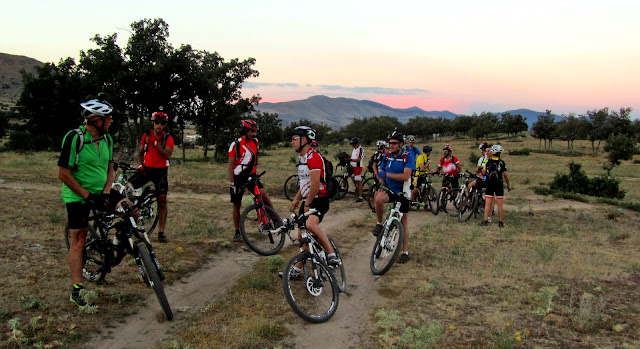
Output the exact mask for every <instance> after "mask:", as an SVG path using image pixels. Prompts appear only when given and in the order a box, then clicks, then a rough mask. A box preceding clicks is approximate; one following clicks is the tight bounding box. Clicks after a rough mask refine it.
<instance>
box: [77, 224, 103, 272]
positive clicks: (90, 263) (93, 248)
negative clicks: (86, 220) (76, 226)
mask: <svg viewBox="0 0 640 349" xmlns="http://www.w3.org/2000/svg"><path fill="white" fill-rule="evenodd" d="M92 229H93V227H91V226H89V230H92ZM90 235H91V233H89V236H90ZM104 250H105V246H103V242H102V241H101V240H99V239H90V238H89V237H87V244H86V245H85V246H84V251H83V253H82V260H83V264H82V277H83V278H85V279H86V280H88V281H91V282H100V281H102V280H104V277H105V276H106V275H107V270H108V266H107V265H106V264H107V256H106V254H105V252H104Z"/></svg>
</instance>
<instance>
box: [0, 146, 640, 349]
mask: <svg viewBox="0 0 640 349" xmlns="http://www.w3.org/2000/svg"><path fill="white" fill-rule="evenodd" d="M441 143H442V144H444V143H449V144H451V145H452V146H453V147H454V152H455V153H454V154H455V155H456V156H457V157H458V158H460V160H461V161H462V162H463V167H464V168H471V164H470V163H469V160H468V158H469V154H471V153H472V152H477V150H476V146H475V142H471V141H458V140H445V141H442V142H441ZM432 145H433V146H434V148H435V149H438V148H440V142H439V143H437V144H432ZM502 145H503V147H505V149H506V150H507V154H505V155H504V157H503V158H504V160H505V161H506V163H507V167H508V169H509V174H510V176H511V178H512V180H513V182H512V183H513V186H514V188H515V190H514V191H512V192H511V193H508V194H506V199H505V203H506V204H509V205H513V206H512V207H515V210H512V211H509V212H508V213H507V227H506V228H505V229H498V228H497V227H495V225H493V226H490V227H489V229H480V228H478V227H477V226H476V223H477V222H472V223H468V224H461V223H458V222H457V221H456V220H453V219H451V218H449V217H444V216H443V215H442V214H440V215H438V216H433V215H431V214H430V213H425V212H415V213H412V214H413V215H414V216H417V215H420V216H422V217H424V220H423V222H424V225H422V226H420V225H418V226H416V227H415V228H414V229H412V232H413V234H412V237H411V251H412V260H411V262H410V263H408V264H406V265H405V266H402V267H394V268H393V269H392V270H391V271H390V272H389V273H387V274H386V275H385V276H384V277H382V278H381V279H380V284H381V294H382V295H384V296H385V297H386V298H387V299H388V302H387V304H386V305H385V306H384V308H386V309H391V310H396V311H398V312H399V314H400V316H401V317H402V319H403V321H404V322H405V323H406V324H407V326H409V327H410V328H413V329H416V331H417V332H416V333H419V332H420V331H422V330H424V331H427V330H428V329H431V330H433V328H435V327H433V326H431V327H430V325H432V322H433V321H437V322H439V323H440V324H441V325H442V328H443V337H442V338H440V337H438V336H436V337H434V338H437V340H438V344H439V346H440V347H512V346H511V344H513V345H515V346H522V347H615V346H618V347H624V346H628V347H634V346H637V345H639V344H640V343H639V342H638V340H639V338H640V334H639V332H638V330H637V329H638V327H639V325H640V322H639V320H638V319H637V314H638V313H640V304H639V303H638V302H637V289H638V286H640V285H639V284H640V252H639V251H638V249H637V246H638V244H639V243H640V241H639V239H640V237H639V236H638V234H637V232H638V231H640V218H639V217H638V214H637V213H635V212H632V211H628V210H619V209H618V208H616V207H612V206H607V205H593V206H592V207H591V208H589V209H583V208H582V206H579V205H578V204H579V203H575V205H574V204H573V203H572V204H571V206H569V205H559V204H558V203H559V202H564V201H561V200H556V199H553V198H543V197H540V196H537V195H535V194H533V192H532V189H531V188H532V187H534V186H540V185H546V184H548V183H549V182H550V181H551V179H552V178H553V176H554V175H555V172H556V171H567V167H566V166H567V164H568V163H569V161H571V160H572V158H570V157H563V156H556V155H550V154H537V153H532V154H531V155H529V156H509V155H508V151H509V150H511V149H522V148H525V147H526V148H530V149H537V148H538V143H537V141H536V140H532V139H528V140H525V141H524V142H506V141H505V142H502ZM576 146H577V149H576V150H578V151H581V152H583V153H586V154H589V153H590V144H589V143H588V142H576ZM564 147H565V144H563V143H561V142H556V143H555V146H554V149H560V148H564ZM347 148H348V147H346V146H345V147H342V148H339V147H337V146H332V147H329V148H328V149H324V153H325V154H328V155H329V156H330V158H331V160H332V161H333V160H335V159H334V158H333V155H334V154H336V153H337V152H338V151H339V150H341V149H347ZM372 150H373V149H367V151H368V153H369V154H371V152H372ZM436 153H437V152H435V153H434V154H433V156H432V160H433V159H436V160H437V159H438V158H439V157H440V156H439V154H436ZM200 154H201V153H200V150H197V149H196V150H192V151H189V152H188V153H187V157H188V158H192V159H195V158H198V157H199V156H200ZM56 156H57V154H55V153H46V152H45V153H34V154H14V153H6V152H5V153H0V167H2V169H3V173H2V174H0V179H4V180H6V181H7V182H15V181H22V182H28V183H35V184H42V185H45V186H49V190H14V189H11V188H7V187H0V193H2V196H3V198H4V202H5V204H3V205H2V206H0V243H1V244H2V245H3V251H4V252H3V253H2V254H1V255H0V283H1V284H0V304H1V305H0V323H2V324H3V325H2V326H4V328H5V330H4V331H2V332H1V333H0V346H2V347H19V346H33V345H36V344H38V345H40V346H46V345H49V346H50V347H56V346H60V347H62V346H72V347H73V346H79V345H80V344H81V343H82V340H83V339H86V334H87V333H97V332H100V331H105V329H104V324H106V323H115V322H118V321H119V320H120V319H122V318H123V317H124V316H126V315H127V314H131V313H132V312H135V311H136V310H135V309H136V308H137V307H138V306H141V301H140V299H142V298H143V296H147V295H149V294H150V290H149V289H147V288H146V287H144V286H143V285H142V283H141V282H139V280H138V279H137V278H138V275H137V272H136V269H135V266H134V265H133V264H132V263H131V262H127V261H125V262H123V263H122V265H120V266H118V267H116V268H115V269H114V270H113V272H112V273H111V274H109V276H108V277H107V282H106V283H105V284H103V285H97V286H92V290H93V291H95V292H96V293H97V296H98V297H99V298H100V306H99V308H98V309H97V310H98V312H97V313H96V314H94V315H86V314H85V315H80V314H78V313H77V311H76V309H75V308H74V307H72V306H71V304H70V303H69V302H68V301H67V297H68V292H69V280H68V279H69V277H68V267H67V264H66V248H65V246H64V241H63V238H62V236H63V235H62V234H63V233H62V228H63V227H64V222H65V221H66V210H65V208H64V205H63V204H62V203H61V201H60V198H59V189H57V188H59V181H58V180H57V179H56V176H57V168H56V160H57V159H56ZM293 156H295V154H294V153H293V152H292V151H291V149H289V148H281V149H276V150H269V151H267V154H266V156H262V157H261V160H260V161H261V168H262V169H263V170H267V175H266V176H265V177H264V178H263V183H264V184H265V186H266V187H267V188H268V189H269V191H270V193H271V195H272V196H273V197H280V198H282V194H281V191H282V189H281V187H282V182H283V181H284V179H285V178H286V177H287V176H288V175H289V174H291V173H293V172H294V171H295V170H294V166H293V164H291V163H290V162H289V159H290V158H292V157H293ZM573 160H575V161H577V162H580V163H582V164H583V168H584V169H585V171H586V172H587V173H588V174H589V175H600V174H602V172H603V170H602V163H604V162H605V161H606V159H605V156H604V154H600V155H597V156H591V155H585V156H581V157H579V158H575V159H573ZM637 169H638V165H637V164H632V162H625V163H624V164H623V165H622V166H620V167H618V168H616V169H614V170H613V172H612V173H613V174H614V175H618V176H620V177H622V178H623V182H622V185H623V188H624V189H625V190H627V197H626V198H625V200H632V201H633V200H635V201H639V200H640V186H638V185H637V181H638V178H640V175H638V171H637ZM170 176H171V179H170V191H172V192H175V193H177V192H182V193H186V194H193V197H192V198H191V199H189V198H188V197H187V198H183V197H180V198H177V197H173V198H172V197H171V195H170V196H169V198H170V201H169V203H170V208H171V212H170V217H169V221H168V229H167V232H168V234H169V237H170V238H171V242H170V243H169V244H166V245H160V244H156V245H154V247H155V248H156V249H157V252H158V256H159V258H160V262H161V263H162V264H163V266H164V267H165V269H166V270H167V272H166V274H167V281H166V282H167V283H168V284H171V283H172V282H175V281H176V280H178V279H180V278H181V277H183V276H184V275H185V274H187V273H189V272H191V271H193V270H196V269H197V268H198V267H199V266H200V265H202V263H203V262H204V261H205V260H206V259H207V258H208V256H209V255H210V254H212V253H216V251H217V250H218V249H219V248H220V246H221V244H222V243H223V242H224V241H226V240H228V239H229V238H230V237H231V236H232V234H233V228H232V223H231V221H230V216H231V214H230V205H229V203H228V194H227V191H228V189H227V185H228V184H227V172H226V166H225V164H213V163H207V162H187V163H186V164H177V163H176V164H174V165H172V167H171V170H170ZM51 188H53V189H51ZM201 194H206V195H201ZM342 205H344V204H341V203H340V202H336V203H334V204H332V207H331V209H332V211H334V212H339V211H340V210H341V209H342V208H343V206H342ZM541 206H544V207H547V208H548V207H556V206H557V208H556V209H553V210H545V211H538V210H535V209H534V208H536V207H541ZM576 207H579V208H576ZM277 209H278V212H287V209H286V203H279V204H278V207H277ZM607 217H609V218H610V219H608V218H607ZM374 219H375V218H374V216H373V215H371V214H368V213H364V214H363V217H362V218H361V219H359V220H356V221H353V222H351V223H350V225H349V226H347V227H345V228H344V229H343V230H342V231H340V232H336V233H333V232H332V234H333V235H334V236H339V239H338V246H340V248H341V249H342V250H343V253H345V254H348V253H349V250H350V249H351V248H352V247H353V244H354V243H355V241H357V239H358V238H359V237H362V236H365V235H366V234H369V231H370V228H371V226H372V225H373V221H374ZM179 248H180V249H179ZM294 253H295V251H294V249H288V250H285V251H283V252H282V256H283V258H284V259H285V260H286V259H288V258H290V257H291V256H292V255H293V254H294ZM348 273H349V271H348V270H347V274H348ZM553 287H557V291H556V292H557V294H556V295H553V296H551V297H549V296H548V290H550V289H551V288H553ZM545 292H547V293H545ZM407 300H410V301H407ZM212 301H213V303H212V304H211V305H210V306H209V307H207V309H206V310H205V311H204V312H202V313H200V314H198V315H196V316H194V317H193V318H192V319H191V320H190V321H188V323H185V324H180V325H179V326H183V327H182V328H183V330H184V332H183V333H184V334H183V335H181V336H177V337H176V338H175V341H174V342H172V343H170V345H171V346H173V347H186V346H193V347H215V346H220V347H236V348H245V347H261V348H262V347H273V346H290V345H291V342H290V338H291V337H290V336H291V334H289V333H288V332H287V330H286V329H285V328H284V327H283V325H284V324H285V323H287V322H289V321H291V320H292V319H295V318H296V315H295V314H294V313H293V312H292V311H290V309H289V307H288V305H287V304H286V301H285V300H284V297H282V291H281V289H280V281H279V279H278V278H277V276H276V273H275V272H273V271H269V267H268V261H267V259H260V261H259V262H258V263H257V264H256V265H255V266H254V268H253V270H248V271H247V272H246V274H245V275H244V276H243V277H241V279H240V280H239V281H238V284H237V286H236V288H235V289H234V293H233V297H232V296H227V297H223V298H222V299H216V300H212ZM547 310H548V311H547ZM347 311H348V310H347ZM375 313H376V310H375V309H372V312H371V324H375V323H376V322H377V321H379V319H376V318H375V317H374V314H375ZM15 319H17V320H15ZM507 323H508V324H509V326H506V324H507ZM374 327H375V326H370V328H374ZM180 332H181V331H176V333H180ZM516 332H518V333H520V339H521V341H520V342H515V333H516ZM379 333H380V332H376V331H371V332H370V333H362V334H361V336H363V337H365V338H368V342H369V344H370V346H371V347H379V346H381V345H382V343H380V342H379V337H378V334H379ZM402 335H403V329H399V330H397V331H391V332H390V333H389V336H388V338H387V339H388V341H389V342H388V343H395V342H394V341H397V340H400V337H401V336H402ZM365 341H367V340H366V339H365Z"/></svg>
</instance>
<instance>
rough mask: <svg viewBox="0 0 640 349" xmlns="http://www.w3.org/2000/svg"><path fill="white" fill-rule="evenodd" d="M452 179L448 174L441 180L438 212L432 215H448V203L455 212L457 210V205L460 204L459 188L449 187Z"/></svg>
mask: <svg viewBox="0 0 640 349" xmlns="http://www.w3.org/2000/svg"><path fill="white" fill-rule="evenodd" d="M436 173H437V172H436ZM453 179H454V176H452V175H450V174H445V175H444V177H443V179H442V188H441V189H440V193H439V194H438V205H437V207H438V210H437V211H436V212H435V213H434V214H438V212H439V211H442V212H445V213H449V211H448V209H447V205H448V203H451V204H453V207H454V208H455V209H456V210H457V209H458V204H459V202H460V200H459V199H460V198H459V194H460V188H452V187H451V182H452V181H453Z"/></svg>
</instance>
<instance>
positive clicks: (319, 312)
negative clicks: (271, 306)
mask: <svg viewBox="0 0 640 349" xmlns="http://www.w3.org/2000/svg"><path fill="white" fill-rule="evenodd" d="M296 264H298V266H299V267H300V266H301V271H299V272H298V271H296V270H295V269H294V266H295V265H296ZM282 289H283V290H284V295H285V297H286V298H287V303H289V305H290V306H291V309H293V311H295V313H296V314H298V316H300V317H301V318H303V319H305V320H306V321H309V322H313V323H319V322H325V321H327V320H329V319H330V318H331V317H332V316H333V314H334V313H335V312H336V310H337V309H338V299H339V298H338V297H339V294H340V288H339V287H338V284H337V282H336V279H335V276H334V274H333V272H332V271H331V269H329V267H327V265H326V264H325V263H324V262H322V261H320V260H319V259H317V258H315V257H313V256H311V255H309V253H301V254H299V255H297V256H295V257H293V258H292V259H291V260H290V261H289V262H288V263H287V265H286V266H285V268H284V272H283V273H282Z"/></svg>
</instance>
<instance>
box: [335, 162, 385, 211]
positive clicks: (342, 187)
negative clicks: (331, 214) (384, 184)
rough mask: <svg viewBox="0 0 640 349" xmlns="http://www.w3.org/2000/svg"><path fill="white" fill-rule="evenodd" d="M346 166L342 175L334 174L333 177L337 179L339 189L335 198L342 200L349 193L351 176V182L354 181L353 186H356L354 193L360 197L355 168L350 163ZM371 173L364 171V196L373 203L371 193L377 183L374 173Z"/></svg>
mask: <svg viewBox="0 0 640 349" xmlns="http://www.w3.org/2000/svg"><path fill="white" fill-rule="evenodd" d="M344 167H345V169H344V171H343V173H342V174H341V175H336V176H333V178H334V179H335V180H336V183H337V184H338V190H337V193H336V196H335V197H334V200H340V199H342V198H344V197H345V196H346V195H347V193H349V178H351V183H353V187H354V188H355V189H354V195H355V196H356V197H358V185H357V183H356V180H355V179H354V177H353V169H352V168H351V165H349V164H348V163H347V164H346V165H345V166H344ZM369 174H370V172H369V171H363V173H362V198H363V199H364V200H365V201H367V202H368V203H369V204H370V205H371V204H372V203H371V201H372V200H373V197H372V196H371V195H370V193H371V188H372V187H373V186H374V184H375V179H374V178H373V176H372V175H369Z"/></svg>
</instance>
